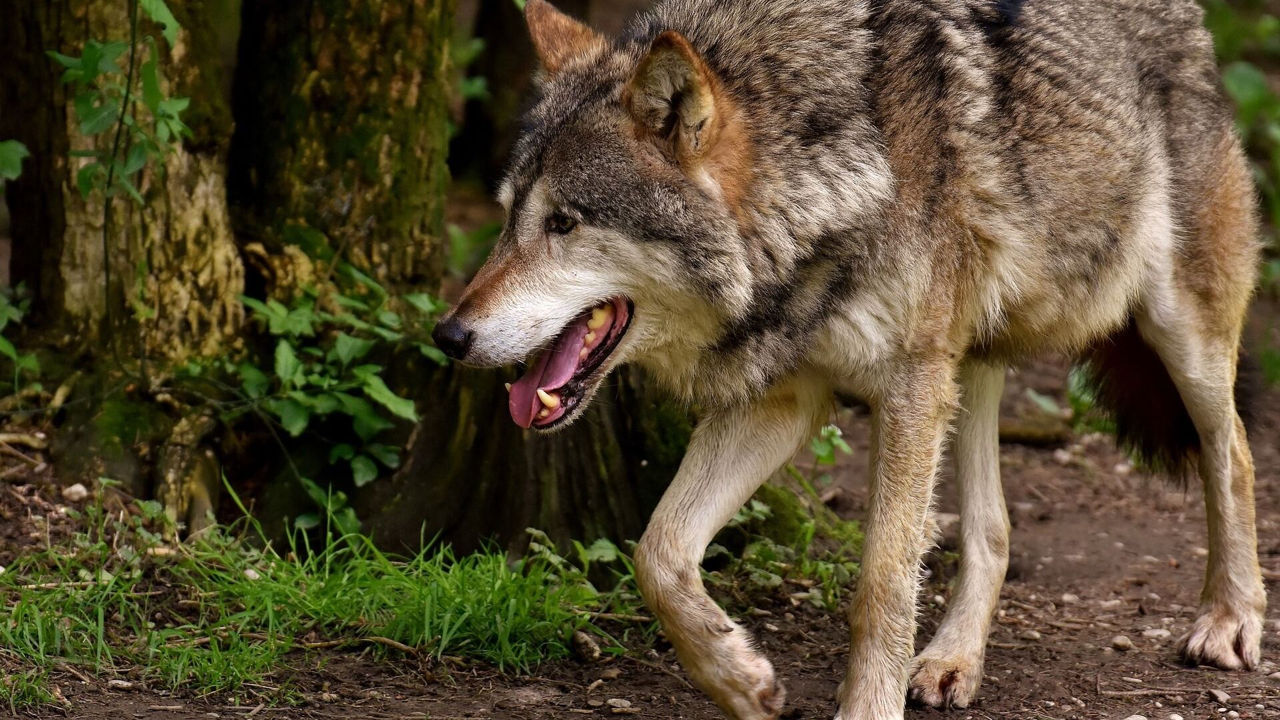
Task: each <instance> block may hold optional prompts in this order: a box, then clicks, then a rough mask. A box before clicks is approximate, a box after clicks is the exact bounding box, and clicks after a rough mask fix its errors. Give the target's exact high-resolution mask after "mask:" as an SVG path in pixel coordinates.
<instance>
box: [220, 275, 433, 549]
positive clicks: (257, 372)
mask: <svg viewBox="0 0 1280 720" xmlns="http://www.w3.org/2000/svg"><path fill="white" fill-rule="evenodd" d="M340 267H341V268H342V271H341V272H342V274H343V277H345V278H347V279H348V282H347V284H346V286H345V288H346V289H345V292H334V293H330V294H328V295H324V296H323V297H322V296H321V295H320V294H318V293H317V292H316V291H314V290H309V291H307V292H304V293H303V294H302V295H301V296H299V297H298V298H297V299H296V300H295V301H294V302H293V303H291V304H290V305H285V304H283V303H281V302H279V301H277V300H274V299H269V300H266V301H265V302H264V301H261V300H256V299H254V298H248V297H246V298H243V301H244V303H245V305H246V306H247V307H248V308H249V309H250V311H251V312H252V314H253V317H254V318H256V319H257V320H258V321H259V322H260V324H261V326H262V329H263V330H265V331H266V333H267V334H268V335H269V336H270V337H271V338H273V339H274V341H275V342H274V346H273V350H272V353H271V356H270V358H262V359H260V360H255V359H250V360H246V361H244V362H241V363H239V364H237V365H234V367H233V368H232V369H233V372H234V374H235V375H236V376H237V377H238V378H239V382H240V388H239V389H240V392H241V394H242V396H243V397H244V398H246V399H247V400H248V401H249V406H248V407H238V408H236V409H235V410H234V411H233V414H236V413H242V412H244V411H245V410H246V409H253V410H256V411H260V412H265V413H266V414H267V415H269V416H270V417H271V418H272V419H273V420H274V421H275V422H276V423H278V424H279V426H280V428H281V429H283V430H284V431H285V433H287V434H288V435H290V436H292V437H299V436H301V435H303V434H304V433H306V432H308V431H309V430H312V429H314V428H315V427H316V424H317V423H319V422H321V421H323V420H325V419H328V418H333V417H344V418H346V419H347V420H348V421H349V423H350V424H349V429H350V432H349V434H348V435H346V436H344V437H340V438H337V440H338V441H337V442H331V445H332V449H331V450H330V452H329V457H328V461H329V463H330V464H346V465H347V466H349V468H350V471H351V478H352V481H353V482H354V484H355V486H356V487H362V486H364V485H366V484H368V483H370V482H372V481H373V480H375V479H376V478H377V477H378V475H379V473H380V472H381V470H380V468H387V469H395V468H397V467H399V465H400V451H399V449H397V448H395V447H392V446H390V445H386V444H383V443H380V442H378V441H377V438H378V436H379V435H380V434H381V433H383V432H384V431H386V430H389V429H391V428H392V427H394V426H395V421H396V420H405V421H408V422H416V421H417V419H418V413H417V410H416V409H415V408H414V406H413V401H412V400H410V399H408V398H405V397H402V396H400V395H398V394H396V393H395V392H394V391H393V390H391V388H389V387H388V386H387V384H386V383H385V382H384V381H383V379H382V377H381V374H382V372H383V371H384V370H385V366H384V365H383V362H384V361H385V359H386V358H389V357H392V356H393V355H394V354H395V353H396V352H399V351H401V350H405V349H408V350H411V351H414V352H417V353H419V354H421V355H422V356H424V357H426V358H427V359H429V360H431V361H433V362H436V363H440V364H444V363H445V361H446V359H445V357H444V356H443V355H442V354H441V353H440V351H439V349H437V348H436V347H435V346H433V345H431V344H430V342H429V340H428V332H429V330H430V325H431V322H432V319H433V317H434V315H435V314H437V313H438V312H440V311H441V310H442V309H443V305H442V304H441V303H440V302H439V301H437V300H435V299H433V298H431V297H429V296H427V295H424V294H410V295H406V296H404V297H401V298H399V299H398V300H397V301H395V302H393V299H392V298H391V296H390V295H389V294H388V293H387V291H386V290H385V289H384V288H383V287H382V286H381V285H379V284H378V283H376V282H375V281H374V280H373V279H371V278H369V277H368V276H365V275H364V274H363V273H360V272H359V271H358V270H356V269H355V268H354V267H351V266H349V265H347V264H345V263H342V264H340ZM322 305H323V307H324V308H328V309H322ZM326 436H327V437H329V438H332V427H331V426H330V427H328V432H327V433H326ZM304 486H305V487H306V489H307V492H308V495H310V496H311V498H312V499H313V500H315V501H316V505H317V506H318V507H319V508H321V509H323V510H325V511H326V512H327V513H328V514H329V515H330V516H332V517H335V518H338V519H339V525H340V530H341V531H342V532H351V531H353V530H355V529H356V528H358V527H359V525H358V523H357V522H356V521H355V516H354V513H353V512H352V511H351V508H349V507H347V506H346V496H345V495H343V494H342V493H336V494H331V493H329V492H328V491H327V490H325V489H323V488H320V487H319V486H318V485H316V484H315V483H313V482H311V481H310V480H305V479H304ZM335 503H336V504H335ZM320 517H321V515H317V514H314V513H313V514H308V515H304V516H302V517H300V518H299V519H298V522H299V523H300V526H302V527H315V526H317V525H318V524H319V518H320Z"/></svg>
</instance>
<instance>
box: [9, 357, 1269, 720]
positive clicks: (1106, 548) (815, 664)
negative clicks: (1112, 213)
mask: <svg viewBox="0 0 1280 720" xmlns="http://www.w3.org/2000/svg"><path fill="white" fill-rule="evenodd" d="M1065 376H1066V365H1065V363H1063V362H1060V361H1053V360H1047V361H1042V362H1040V363H1037V364H1035V365H1033V366H1031V367H1029V368H1025V369H1023V370H1021V371H1018V372H1012V373H1011V374H1010V379H1009V387H1008V389H1007V391H1006V399H1005V404H1004V414H1005V415H1006V417H1007V418H1008V419H1014V420H1016V419H1019V418H1023V417H1025V416H1027V415H1029V414H1035V413H1040V412H1043V410H1040V409H1038V408H1037V406H1036V404H1035V403H1033V402H1032V401H1031V400H1030V399H1029V396H1028V393H1027V392H1026V390H1027V388H1033V389H1034V390H1036V391H1038V392H1040V393H1042V394H1044V395H1047V396H1049V397H1053V398H1055V399H1057V400H1058V402H1060V403H1062V404H1063V405H1064V406H1065V402H1066V401H1065V399H1064V398H1065V390H1064V378H1065ZM1257 405H1258V407H1259V411H1260V412H1259V418H1258V422H1257V423H1256V425H1255V427H1254V429H1253V430H1252V431H1251V441H1252V446H1253V451H1254V454H1255V459H1256V465H1257V480H1258V482H1257V496H1258V497H1257V500H1258V534H1259V540H1260V551H1261V556H1262V565H1263V567H1264V571H1265V572H1266V573H1267V577H1268V589H1269V591H1270V594H1271V596H1272V598H1275V597H1277V596H1278V595H1277V590H1280V582H1277V580H1280V391H1277V390H1275V389H1270V390H1267V391H1265V392H1264V393H1263V395H1262V396H1261V397H1260V398H1258V403H1257ZM839 421H840V424H841V425H842V426H843V427H844V430H845V436H846V438H847V439H848V440H849V441H850V443H851V444H852V445H853V446H854V453H853V454H852V455H850V456H849V457H848V458H847V459H846V460H845V461H843V464H842V465H840V466H838V468H837V470H836V472H835V482H836V485H835V487H837V488H838V491H836V492H834V493H830V494H833V495H834V499H833V500H832V505H833V507H834V508H835V509H836V510H837V511H838V512H839V513H840V514H842V515H844V516H846V517H853V518H857V517H859V516H860V515H861V514H862V513H863V512H864V508H865V501H866V483H865V480H864V478H865V473H866V456H865V449H866V436H867V421H866V417H865V413H861V412H859V411H857V410H845V411H842V413H841V414H840V418H839ZM1001 466H1002V472H1003V477H1004V482H1005V494H1006V497H1007V499H1008V502H1009V506H1010V512H1011V516H1012V521H1013V542H1012V561H1011V567H1010V571H1009V580H1008V582H1007V584H1006V585H1005V588H1004V592H1003V594H1002V597H1001V605H1000V607H1001V609H1000V612H999V617H998V618H997V621H996V623H995V626H994V628H993V630H992V633H991V638H990V644H989V650H988V654H987V664H986V679H985V681H984V683H983V686H982V689H981V691H980V694H979V697H978V699H977V700H976V702H975V703H974V705H973V706H972V707H971V708H969V709H967V710H951V711H947V712H939V711H934V710H927V709H919V708H912V709H910V710H909V711H908V717H910V718H957V719H959V718H965V719H966V720H967V719H970V718H975V719H977V718H1015V719H1018V720H1022V719H1027V720H1032V719H1041V718H1128V717H1130V716H1132V715H1142V716H1145V717H1147V718H1151V719H1152V720H1155V719H1157V718H1161V719H1163V718H1168V717H1170V716H1171V714H1173V713H1177V714H1179V715H1181V716H1182V717H1183V718H1187V719H1188V720H1191V719H1192V718H1209V717H1236V715H1231V714H1230V713H1232V712H1234V713H1238V717H1241V718H1280V673H1278V671H1280V603H1277V602H1276V601H1275V600H1274V599H1273V602H1272V607H1271V609H1270V610H1269V611H1268V620H1267V626H1266V632H1265V636H1264V646H1263V656H1264V664H1263V666H1262V668H1260V669H1259V670H1257V671H1254V672H1248V673H1227V672H1220V671H1216V670H1211V669H1187V668H1185V667H1183V666H1182V665H1180V664H1179V662H1178V659H1177V657H1176V652H1175V649H1176V644H1177V640H1178V638H1179V636H1180V635H1181V634H1182V633H1183V632H1184V631H1185V630H1186V629H1187V628H1188V627H1189V625H1190V623H1191V621H1192V619H1193V618H1194V616H1195V611H1196V605H1197V597H1198V593H1199V587H1200V581H1201V575H1202V572H1203V569H1204V564H1205V554H1206V550H1205V549H1204V546H1205V530H1204V511H1203V503H1202V501H1201V498H1200V493H1199V491H1198V488H1195V487H1192V488H1189V489H1187V490H1183V489H1180V488H1176V487H1170V486H1168V485H1167V484H1165V483H1164V482H1163V481H1161V480H1159V479H1153V478H1149V477H1145V476H1143V475H1141V474H1140V473H1137V472H1134V471H1133V470H1132V468H1131V467H1130V465H1129V463H1128V462H1127V461H1126V458H1125V456H1124V455H1123V454H1122V453H1120V452H1118V451H1117V450H1115V448H1114V447H1113V446H1112V444H1111V441H1110V439H1109V438H1107V437H1103V436H1083V437H1078V438H1075V439H1074V440H1072V441H1069V442H1068V443H1067V444H1065V445H1062V446H1058V447H1047V448H1046V447H1039V448H1037V447H1028V446H1024V445H1017V444H1005V445H1004V446H1003V448H1002V461H1001ZM52 472H53V471H52V470H51V469H49V468H47V467H46V468H41V469H40V470H39V472H38V473H37V474H34V475H32V474H30V473H27V474H15V475H12V476H9V477H7V479H5V480H2V481H0V564H8V563H9V562H11V561H12V560H13V558H14V556H15V555H17V554H20V553H22V552H23V551H24V548H27V547H30V546H31V545H32V544H33V543H36V542H39V543H44V542H46V541H47V540H46V537H44V536H43V532H48V531H47V530H44V531H41V532H37V531H36V528H35V527H34V526H32V525H30V524H29V520H30V516H31V515H33V514H40V513H41V508H42V507H44V508H48V507H49V505H50V504H51V503H54V502H55V499H56V498H57V497H58V496H57V495H56V488H55V487H54V486H52V485H51V484H50V483H51V481H53V479H54V477H53V474H52ZM56 502H59V503H60V502H63V501H62V500H61V499H56ZM939 510H940V511H941V512H943V513H954V512H956V509H955V498H954V495H953V492H952V483H950V480H949V477H944V478H943V480H942V482H941V483H940V502H939ZM941 517H943V518H945V517H946V516H945V515H944V516H941ZM65 522H69V521H66V520H65V519H64V523H65ZM945 524H946V523H944V525H945ZM42 527H43V526H42ZM72 529H73V528H70V527H67V526H65V524H64V525H63V526H57V527H54V529H53V532H55V533H69V532H70V531H71V530H72ZM954 534H955V529H954V527H952V528H951V529H950V530H949V531H948V532H947V533H946V535H945V536H944V537H950V538H953V537H954ZM33 535H34V536H36V537H34V538H33ZM948 542H953V540H947V539H944V542H943V545H944V547H945V546H946V545H947V544H948ZM945 557H946V556H945V555H944V554H938V555H936V556H935V560H934V561H932V562H931V563H930V567H931V568H932V569H933V574H932V577H931V578H930V580H929V583H928V586H927V587H926V590H925V593H924V595H923V604H922V613H921V617H920V633H919V639H918V643H919V645H920V646H921V647H923V645H924V644H925V643H926V642H927V641H928V639H929V638H930V636H931V635H932V633H933V630H934V628H936V627H937V625H938V622H939V620H940V618H941V616H942V613H943V610H944V606H945V598H946V596H947V592H948V591H947V581H948V580H949V579H950V578H951V576H952V573H953V572H954V559H951V560H946V561H944V560H943V558H945ZM757 605H758V607H759V608H760V610H762V612H757V613H751V617H747V618H744V619H743V622H745V623H746V624H747V625H748V626H749V627H750V628H751V629H752V630H753V632H754V633H755V634H756V636H757V637H758V638H759V640H760V644H761V645H762V646H763V648H764V649H765V651H766V652H767V653H768V655H769V656H770V657H771V658H772V660H773V662H774V664H775V667H776V668H777V670H778V673H779V675H780V676H781V678H782V680H783V681H784V683H785V684H786V686H787V689H788V710H787V713H786V715H785V717H787V718H830V717H831V716H832V714H833V710H834V700H833V698H834V696H835V692H836V686H837V684H838V683H839V681H840V678H841V676H842V673H843V668H844V663H845V655H846V646H847V630H846V626H845V620H844V615H843V613H842V612H823V611H819V610H817V609H814V608H812V607H809V606H808V605H799V606H793V605H792V604H791V603H789V602H787V601H786V599H785V597H782V598H779V599H772V600H770V599H762V600H760V601H759V602H758V603H757ZM1117 635H1125V636H1127V637H1128V638H1130V639H1131V641H1132V644H1133V648H1132V649H1131V650H1128V651H1123V652H1121V651H1117V650H1114V649H1112V639H1113V638H1114V637H1115V636H1117ZM2 654H3V648H0V656H2ZM290 657H291V659H292V658H293V657H294V656H290ZM0 659H3V658H2V657H0ZM296 660H297V661H296V663H295V664H294V666H293V667H292V668H286V669H282V671H281V674H282V675H288V676H289V677H288V681H287V682H288V683H289V684H290V685H291V686H292V687H293V688H294V691H293V697H294V698H296V699H297V700H298V701H299V704H297V705H293V706H287V707H284V706H278V707H272V706H270V705H267V706H256V705H238V706H237V705H228V704H226V701H225V699H220V697H219V696H216V695H215V696H207V697H195V696H193V695H192V694H190V693H184V692H181V691H178V692H175V693H167V692H156V691H152V690H149V689H146V688H145V687H144V686H143V685H142V684H140V683H126V684H124V685H121V684H120V683H119V682H116V684H115V686H114V687H112V686H110V685H108V683H107V681H105V680H102V679H99V678H95V677H93V676H90V675H86V674H85V673H84V672H82V671H79V670H75V669H71V668H67V669H66V671H54V672H53V673H51V675H50V678H51V680H52V682H53V683H54V684H55V685H56V686H57V690H58V692H59V693H60V694H61V696H63V697H64V698H65V699H66V703H67V704H66V705H65V706H64V707H63V708H62V709H45V710H42V711H37V712H32V713H30V714H31V715H33V716H40V717H75V718H104V719H105V718H110V719H111V720H120V719H121V718H147V719H150V718H188V717H189V718H208V717H224V718H239V717H266V718H282V717H283V718H346V717H361V718H370V719H373V718H435V719H444V718H476V719H483V718H494V719H507V718H511V719H520V720H544V719H550V718H566V717H573V716H579V715H581V716H597V717H605V716H610V717H611V716H635V717H641V718H687V719H689V720H703V719H706V720H712V719H718V718H720V717H722V716H721V715H720V714H719V712H718V711H717V709H716V708H715V707H714V706H713V705H712V703H711V702H710V700H708V699H707V698H706V697H705V696H704V695H702V694H701V693H699V692H697V691H695V690H693V689H692V688H691V687H689V685H688V684H687V682H686V680H685V679H684V674H683V672H682V671H681V669H680V667H679V665H678V664H677V662H676V661H675V658H674V654H673V653H672V652H671V650H670V648H669V647H667V646H665V645H664V644H661V643H660V644H659V645H658V646H657V647H655V648H652V649H644V650H637V651H636V652H635V653H633V656H631V657H623V658H611V659H607V660H605V661H602V662H596V663H587V662H583V661H576V660H569V661H562V662H558V663H553V664H547V665H543V666H541V667H540V668H538V669H537V670H536V671H535V672H534V673H533V674H531V675H527V676H522V677H514V676H510V675H504V674H502V673H499V672H497V671H496V670H494V669H492V668H489V667H485V666H481V665H476V664H474V663H471V664H466V665H440V664H436V665H432V664H429V663H427V662H425V661H423V662H419V661H417V660H412V659H406V658H403V657H401V658H400V659H385V658H382V659H379V658H377V657H375V656H374V654H373V653H371V652H370V653H368V654H358V653H337V652H316V651H312V652H310V653H307V654H306V655H305V656H304V655H303V654H301V653H299V654H298V655H297V657H296ZM0 666H3V664H2V663H0ZM1273 675H1274V676H1273ZM1218 693H1221V694H1218ZM1215 694H1217V697H1216V698H1215ZM5 712H7V709H5V708H0V715H3V714H4V713H5Z"/></svg>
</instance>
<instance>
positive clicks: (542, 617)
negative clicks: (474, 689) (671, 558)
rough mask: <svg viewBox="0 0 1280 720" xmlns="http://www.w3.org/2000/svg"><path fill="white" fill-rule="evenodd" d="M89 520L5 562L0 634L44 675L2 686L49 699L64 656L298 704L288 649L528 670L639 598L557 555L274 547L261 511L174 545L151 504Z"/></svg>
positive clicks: (199, 689)
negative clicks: (607, 588)
mask: <svg viewBox="0 0 1280 720" xmlns="http://www.w3.org/2000/svg"><path fill="white" fill-rule="evenodd" d="M104 494H105V493H103V492H100V493H98V496H99V497H102V496H103V495H104ZM82 519H83V521H84V527H85V530H83V531H82V532H81V533H80V534H78V535H76V536H75V537H74V538H73V539H72V541H71V542H70V543H64V544H61V545H54V546H51V547H47V548H45V549H44V550H42V551H39V552H34V553H27V554H26V555H24V556H23V557H22V558H21V559H20V560H19V561H18V562H16V563H15V564H14V565H13V566H12V567H10V568H8V569H7V570H6V571H5V572H4V573H3V574H0V596H3V597H4V598H5V610H6V613H5V616H4V618H3V619H2V620H0V647H3V648H5V650H6V653H7V655H8V656H9V657H11V658H14V659H17V660H18V661H19V662H20V663H21V664H23V665H25V666H27V667H30V668H31V670H32V673H33V674H32V675H31V678H33V680H32V682H30V683H27V682H25V681H23V682H17V681H14V682H11V685H10V686H9V687H8V689H6V691H5V692H6V693H7V696H8V697H9V698H12V702H13V703H14V704H15V706H16V705H17V704H18V703H23V704H29V703H36V704H41V703H46V704H47V702H48V698H46V697H43V696H41V695H39V694H38V693H37V691H36V690H35V689H34V688H36V687H37V686H38V685H39V683H37V682H35V680H34V678H38V677H41V675H40V674H41V673H43V672H46V671H47V670H49V669H51V668H54V667H58V666H61V665H64V664H67V665H72V666H79V667H82V668H85V669H88V670H90V671H92V672H93V673H94V674H97V675H99V676H111V675H114V674H118V673H126V672H127V673H130V676H131V677H133V678H135V679H136V678H141V680H142V681H143V682H144V683H145V684H147V685H148V686H149V687H153V688H164V689H170V690H176V689H179V688H181V689H182V690H183V691H185V692H191V693H196V694H207V693H217V692H226V693H231V694H232V695H233V696H235V697H237V698H244V699H248V698H249V697H250V696H252V697H255V698H257V697H259V696H261V695H263V694H266V695H270V696H271V697H270V698H269V699H270V700H271V701H273V702H280V701H288V700H289V699H290V694H291V691H290V690H289V688H288V677H287V674H288V672H289V658H286V656H287V655H289V654H290V653H293V652H295V651H299V650H306V649H314V648H327V647H339V646H344V645H356V646H365V645H368V646H372V647H374V648H375V649H376V650H377V651H378V652H381V653H387V652H390V653H397V652H408V653H413V654H416V655H419V656H422V657H427V658H435V659H441V658H450V659H467V660H478V661H483V662H486V663H491V664H493V665H495V666H497V667H498V668H500V669H502V670H506V671H514V672H522V671H527V670H530V669H532V668H533V667H534V666H536V665H538V664H539V663H542V662H545V661H547V660H554V659H557V658H562V657H566V656H567V655H569V653H570V652H571V649H570V648H571V646H570V636H571V635H572V633H573V632H574V631H575V630H579V629H583V628H587V627H588V626H589V625H590V613H592V612H606V611H612V610H622V611H629V610H632V609H634V607H635V604H636V602H637V600H636V599H635V596H634V594H630V593H627V592H625V591H623V590H617V591H612V592H610V593H601V592H599V591H597V590H596V588H595V587H594V586H592V585H591V583H590V582H588V581H587V579H586V571H585V570H584V569H582V568H579V567H578V566H576V565H573V564H570V563H567V562H564V561H563V560H561V561H560V563H557V562H556V561H555V560H553V559H551V558H552V557H554V556H552V555H551V554H550V553H542V554H535V555H533V556H531V557H529V558H526V559H523V560H521V561H518V562H514V563H511V562H508V560H507V559H506V558H505V557H503V556H502V555H498V554H493V553H480V554H475V555H468V556H464V557H456V556H454V554H453V553H452V552H451V551H450V550H448V549H446V548H430V549H427V550H424V551H422V552H421V553H418V554H417V555H414V556H412V557H405V558H401V557H395V556H391V555H387V554H385V553H383V552H381V551H380V550H378V549H377V548H376V547H374V545H373V544H372V543H371V542H370V541H369V540H368V539H367V538H365V537H363V536H359V535H349V536H342V537H331V538H330V539H329V541H328V542H326V543H325V544H324V546H323V547H318V548H316V547H310V546H309V545H308V544H307V543H306V542H305V540H304V537H305V536H303V535H301V534H299V535H298V541H297V542H296V543H295V544H294V545H293V546H292V547H290V548H289V549H288V550H287V551H283V552H277V551H276V550H274V549H273V548H272V547H271V546H270V545H269V544H265V543H263V542H261V541H260V537H261V536H260V535H259V534H257V533H256V531H255V530H256V526H254V525H253V523H252V522H251V521H246V522H244V523H242V524H241V525H240V526H239V527H237V528H232V529H226V528H221V529H216V530H214V531H211V532H209V533H206V534H204V535H202V536H201V538H200V539H198V540H196V541H192V542H189V543H187V544H183V545H170V544H167V543H165V542H164V541H163V540H162V534H161V532H160V531H161V530H162V529H163V523H164V522H165V520H164V518H163V513H162V510H161V508H160V506H159V505H158V504H156V503H152V502H137V503H132V504H129V505H127V506H124V507H121V508H120V509H118V510H116V511H114V512H108V511H107V510H106V509H105V508H104V507H103V504H102V503H101V502H100V501H99V502H98V503H97V504H94V505H92V506H91V507H89V508H88V509H87V510H86V511H85V513H84V517H83V518H82ZM598 634H600V633H598ZM250 684H252V685H254V686H263V687H266V688H267V690H263V689H262V687H255V688H254V689H250V690H246V689H245V688H246V686H248V685H250ZM271 688H274V691H271Z"/></svg>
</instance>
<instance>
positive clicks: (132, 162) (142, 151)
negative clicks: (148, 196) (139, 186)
mask: <svg viewBox="0 0 1280 720" xmlns="http://www.w3.org/2000/svg"><path fill="white" fill-rule="evenodd" d="M147 155H148V153H147V146H146V145H144V144H143V143H135V144H134V145H133V147H131V148H129V155H128V157H126V158H125V161H124V165H123V166H122V167H121V168H120V171H121V172H122V173H123V174H124V175H132V174H134V173H136V172H138V171H139V170H141V169H142V168H144V167H146V165H147Z"/></svg>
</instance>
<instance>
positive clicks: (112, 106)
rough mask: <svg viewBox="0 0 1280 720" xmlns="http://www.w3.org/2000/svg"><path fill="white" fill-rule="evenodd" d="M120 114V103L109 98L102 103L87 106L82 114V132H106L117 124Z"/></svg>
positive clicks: (85, 133) (93, 133) (83, 133)
mask: <svg viewBox="0 0 1280 720" xmlns="http://www.w3.org/2000/svg"><path fill="white" fill-rule="evenodd" d="M119 116H120V103H118V102H116V101H115V100H107V101H106V102H104V103H102V104H101V105H97V106H93V107H90V108H86V111H85V112H84V113H81V114H80V134H81V135H97V134H98V133H100V132H105V131H107V130H109V129H110V128H111V126H112V125H115V123H116V119H117V118H118V117H119Z"/></svg>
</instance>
